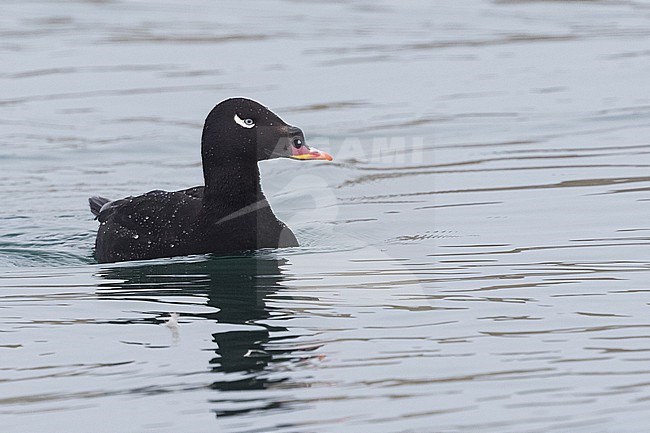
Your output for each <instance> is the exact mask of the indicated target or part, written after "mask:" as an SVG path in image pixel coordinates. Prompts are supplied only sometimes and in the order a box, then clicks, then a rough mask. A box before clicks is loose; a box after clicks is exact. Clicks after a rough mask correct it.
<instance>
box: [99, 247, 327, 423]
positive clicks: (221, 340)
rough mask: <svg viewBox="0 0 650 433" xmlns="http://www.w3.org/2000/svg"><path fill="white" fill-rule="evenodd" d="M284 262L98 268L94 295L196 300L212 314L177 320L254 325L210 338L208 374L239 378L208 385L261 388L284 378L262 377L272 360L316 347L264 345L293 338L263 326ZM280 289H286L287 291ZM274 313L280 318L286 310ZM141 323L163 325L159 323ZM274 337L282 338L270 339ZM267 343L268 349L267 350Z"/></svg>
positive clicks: (231, 260)
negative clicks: (212, 344) (201, 300)
mask: <svg viewBox="0 0 650 433" xmlns="http://www.w3.org/2000/svg"><path fill="white" fill-rule="evenodd" d="M286 263H287V260H285V259H278V258H273V257H270V256H268V255H262V254H259V253H258V254H254V255H248V256H237V257H211V258H199V259H197V261H174V262H167V263H161V262H157V263H153V264H142V265H141V264H123V265H120V266H118V267H115V266H111V267H107V268H103V269H102V271H101V272H100V274H99V275H100V276H101V277H102V278H105V279H106V280H110V281H106V282H105V283H103V284H101V285H100V291H99V296H101V297H107V298H111V299H115V298H119V299H125V298H129V297H130V298H135V297H138V298H142V297H147V298H154V299H155V298H161V299H162V298H166V299H167V300H169V298H170V297H173V296H183V297H187V296H200V297H205V298H207V305H209V306H211V307H214V311H211V312H207V313H185V312H182V313H181V316H180V320H181V322H182V319H183V317H201V318H205V319H209V320H214V321H215V322H218V323H221V324H224V323H229V324H234V325H244V327H245V326H246V325H249V326H250V325H254V326H250V328H251V330H245V329H242V327H238V328H237V329H236V330H229V331H225V332H218V333H215V334H212V341H214V342H215V343H216V346H217V348H216V349H215V353H216V356H215V357H214V358H213V359H212V360H210V368H211V370H212V371H214V372H222V373H240V374H237V375H235V378H234V380H228V379H229V375H228V374H226V375H225V376H223V377H224V380H219V381H215V382H213V383H212V384H211V385H210V387H211V388H212V389H215V390H221V391H239V390H262V389H266V388H269V387H272V386H273V385H274V384H276V383H279V382H283V381H285V380H286V378H275V379H273V380H271V379H268V378H266V377H264V376H265V374H264V371H265V370H266V369H267V367H269V366H270V365H272V364H273V363H277V362H287V361H289V362H291V361H296V360H298V361H304V360H305V358H310V356H305V352H310V351H312V350H314V349H316V348H317V347H314V346H310V347H302V348H299V347H291V348H290V349H282V348H281V347H279V346H278V345H277V344H269V343H270V342H272V343H277V342H278V341H281V340H284V339H287V338H295V336H292V335H291V333H290V332H288V329H287V328H285V327H277V326H270V325H268V324H265V323H262V322H263V321H265V319H268V318H270V317H271V316H273V315H274V311H275V310H276V309H275V308H274V307H272V306H268V305H267V304H266V301H267V299H268V297H269V296H270V295H272V294H273V293H275V292H277V291H278V290H280V289H281V288H282V286H281V285H280V283H281V282H282V281H283V279H284V276H283V274H282V271H281V267H282V266H283V265H285V264H286ZM283 290H286V287H284V288H283ZM278 314H282V315H283V316H285V315H286V311H284V310H283V311H282V312H278ZM165 319H168V317H166V318H165ZM146 321H147V322H152V323H163V321H161V320H159V319H147V320H146ZM140 323H141V322H140ZM275 333H278V334H282V336H278V335H273V334H275ZM271 345H272V346H273V348H271V347H269V346H271ZM296 352H298V353H296ZM241 373H245V374H244V375H242V374H241ZM246 373H247V374H246ZM231 379H233V378H232V377H231ZM269 408H271V406H270V407H269ZM258 410H259V407H258ZM244 411H246V410H244ZM230 412H233V413H230ZM241 412H242V411H241V410H238V411H236V413H241ZM230 414H235V412H234V411H227V412H217V415H219V416H224V415H230Z"/></svg>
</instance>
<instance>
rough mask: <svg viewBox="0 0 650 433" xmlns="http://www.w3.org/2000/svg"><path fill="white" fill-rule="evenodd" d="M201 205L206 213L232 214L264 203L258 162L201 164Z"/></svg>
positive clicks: (233, 161)
mask: <svg viewBox="0 0 650 433" xmlns="http://www.w3.org/2000/svg"><path fill="white" fill-rule="evenodd" d="M203 176H204V178H205V190H204V193H203V205H204V206H205V207H206V208H207V209H209V210H216V211H230V212H231V211H234V210H237V209H240V208H242V207H245V206H250V205H252V204H254V203H257V202H261V201H264V200H266V197H264V193H263V192H262V187H261V185H260V170H259V167H258V166H257V161H252V162H247V161H242V160H240V159H231V160H228V159H223V160H220V161H209V162H207V161H205V159H204V161H203Z"/></svg>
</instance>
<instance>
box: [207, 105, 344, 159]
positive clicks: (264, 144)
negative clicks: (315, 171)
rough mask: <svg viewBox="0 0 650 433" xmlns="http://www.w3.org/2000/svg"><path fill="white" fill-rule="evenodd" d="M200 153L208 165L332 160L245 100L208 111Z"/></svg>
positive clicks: (296, 131) (297, 132) (300, 134)
mask: <svg viewBox="0 0 650 433" xmlns="http://www.w3.org/2000/svg"><path fill="white" fill-rule="evenodd" d="M201 152H202V155H203V160H204V162H205V161H209V162H211V163H218V162H228V163H232V162H234V161H243V162H246V161H248V162H257V161H262V160H265V159H272V158H291V159H298V160H327V161H331V160H332V157H331V156H330V155H329V154H328V153H326V152H323V151H320V150H318V149H316V148H313V147H309V146H307V144H306V143H305V136H304V134H303V132H302V130H301V129H300V128H297V127H295V126H291V125H288V124H287V123H286V122H284V121H283V120H282V119H280V117H279V116H278V115H276V114H275V113H273V112H272V111H271V110H269V109H268V108H266V107H264V106H263V105H261V104H260V103H258V102H255V101H253V100H251V99H246V98H231V99H226V100H225V101H222V102H220V103H219V104H217V106H216V107H214V108H213V109H212V111H211V112H210V114H208V117H207V118H206V119H205V126H204V127H203V138H202V150H201Z"/></svg>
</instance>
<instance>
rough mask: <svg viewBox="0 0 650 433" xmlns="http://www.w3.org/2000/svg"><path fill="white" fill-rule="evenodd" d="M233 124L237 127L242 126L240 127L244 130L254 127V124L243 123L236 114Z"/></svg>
mask: <svg viewBox="0 0 650 433" xmlns="http://www.w3.org/2000/svg"><path fill="white" fill-rule="evenodd" d="M246 120H248V119H246ZM235 123H236V124H237V125H239V126H242V127H244V128H248V129H250V128H252V127H253V126H255V123H254V122H252V123H250V124H248V123H246V122H244V121H243V120H242V119H241V117H239V116H238V115H237V114H235Z"/></svg>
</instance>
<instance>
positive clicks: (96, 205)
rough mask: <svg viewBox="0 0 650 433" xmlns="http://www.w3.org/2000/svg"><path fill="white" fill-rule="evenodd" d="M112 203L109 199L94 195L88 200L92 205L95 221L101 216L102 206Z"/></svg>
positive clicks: (91, 209)
mask: <svg viewBox="0 0 650 433" xmlns="http://www.w3.org/2000/svg"><path fill="white" fill-rule="evenodd" d="M108 202H110V200H109V199H107V198H104V197H100V196H98V195H94V196H92V197H90V198H89V199H88V203H89V204H90V211H91V212H92V213H93V215H95V219H97V217H98V216H99V212H100V211H101V210H102V206H104V205H105V204H106V203H108Z"/></svg>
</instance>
